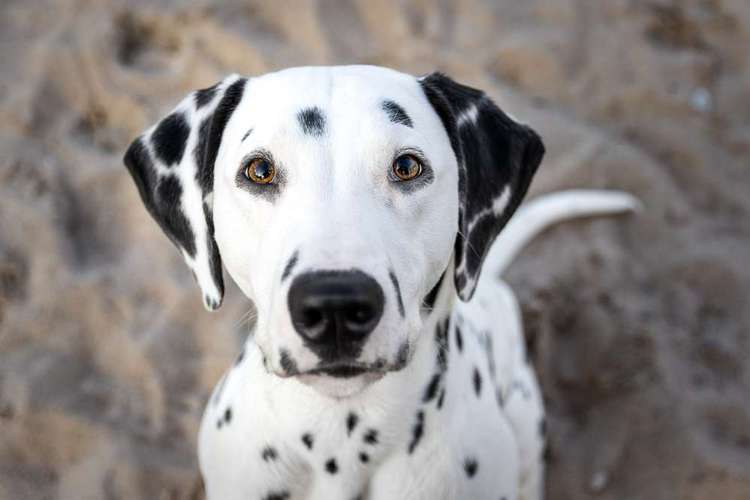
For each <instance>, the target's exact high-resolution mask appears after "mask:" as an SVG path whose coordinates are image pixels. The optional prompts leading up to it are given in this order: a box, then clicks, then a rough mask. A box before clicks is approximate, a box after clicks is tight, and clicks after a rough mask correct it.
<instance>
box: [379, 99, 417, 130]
mask: <svg viewBox="0 0 750 500" xmlns="http://www.w3.org/2000/svg"><path fill="white" fill-rule="evenodd" d="M381 107H382V108H383V111H385V112H386V113H387V114H388V118H389V119H390V120H391V121H392V122H393V123H400V124H401V125H406V126H407V127H411V128H414V124H413V123H412V121H411V118H410V117H409V115H408V114H406V111H404V108H402V107H401V106H399V105H398V104H396V103H395V102H393V101H390V100H387V101H383V103H382V104H381Z"/></svg>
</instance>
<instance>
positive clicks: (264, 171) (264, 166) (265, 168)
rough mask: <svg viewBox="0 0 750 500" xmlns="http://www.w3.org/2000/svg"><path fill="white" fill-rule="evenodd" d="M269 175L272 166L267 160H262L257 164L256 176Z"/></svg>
mask: <svg viewBox="0 0 750 500" xmlns="http://www.w3.org/2000/svg"><path fill="white" fill-rule="evenodd" d="M269 175H271V167H270V165H268V162H267V161H265V160H261V161H259V162H257V163H256V164H255V177H257V178H259V179H265V178H266V177H268V176H269Z"/></svg>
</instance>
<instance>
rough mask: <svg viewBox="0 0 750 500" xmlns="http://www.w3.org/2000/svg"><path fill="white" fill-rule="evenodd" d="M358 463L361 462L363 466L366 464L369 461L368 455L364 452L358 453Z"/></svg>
mask: <svg viewBox="0 0 750 500" xmlns="http://www.w3.org/2000/svg"><path fill="white" fill-rule="evenodd" d="M359 461H360V462H362V463H363V464H366V463H367V462H369V461H370V455H368V454H367V453H365V452H364V451H363V452H360V454H359Z"/></svg>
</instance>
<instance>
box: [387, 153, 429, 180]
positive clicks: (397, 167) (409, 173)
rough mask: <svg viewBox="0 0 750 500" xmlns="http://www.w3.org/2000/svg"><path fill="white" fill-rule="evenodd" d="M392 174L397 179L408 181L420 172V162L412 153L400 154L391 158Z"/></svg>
mask: <svg viewBox="0 0 750 500" xmlns="http://www.w3.org/2000/svg"><path fill="white" fill-rule="evenodd" d="M391 168H392V170H393V175H395V176H396V180H398V181H410V180H412V179H415V178H417V177H419V175H420V174H421V173H422V162H420V161H419V160H418V159H417V158H416V157H415V156H414V155H408V154H407V155H401V156H399V157H398V158H396V159H395V160H393V165H392V167H391Z"/></svg>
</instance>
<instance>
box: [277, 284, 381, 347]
mask: <svg viewBox="0 0 750 500" xmlns="http://www.w3.org/2000/svg"><path fill="white" fill-rule="evenodd" d="M288 300H289V312H290V314H291V317H292V323H293V324H294V328H295V330H297V333H299V334H300V336H301V337H302V338H303V339H305V342H306V344H307V346H308V347H309V348H310V349H312V350H313V351H314V352H315V353H316V354H318V356H320V357H321V359H323V360H327V361H330V360H333V359H339V358H355V357H357V356H358V355H359V351H360V350H361V349H362V345H363V344H364V342H365V339H367V336H368V335H369V334H370V332H372V331H373V330H374V329H375V327H376V326H377V324H378V321H380V316H382V314H383V303H384V298H383V289H382V288H381V287H380V285H379V284H378V282H377V281H375V280H374V279H373V278H372V277H370V276H368V275H367V274H365V273H363V272H362V271H316V272H310V273H304V274H300V275H298V276H297V277H296V278H295V279H294V281H293V282H292V286H291V287H290V288H289V298H288Z"/></svg>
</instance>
